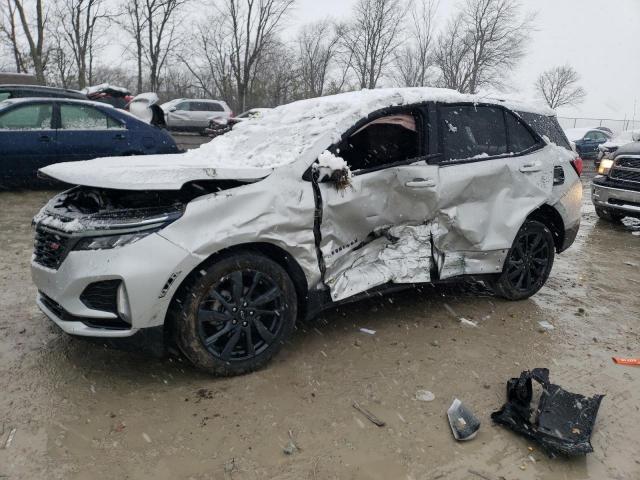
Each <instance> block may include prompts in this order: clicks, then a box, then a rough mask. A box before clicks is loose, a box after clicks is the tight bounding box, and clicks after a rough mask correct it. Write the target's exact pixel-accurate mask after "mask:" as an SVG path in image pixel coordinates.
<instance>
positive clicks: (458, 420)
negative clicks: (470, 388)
mask: <svg viewBox="0 0 640 480" xmlns="http://www.w3.org/2000/svg"><path fill="white" fill-rule="evenodd" d="M447 417H448V418H449V425H451V431H452V432H453V436H454V438H455V439H456V440H460V441H463V440H471V439H472V438H473V437H475V436H476V433H478V429H479V428H480V420H478V419H477V418H476V417H475V415H474V414H473V413H471V410H469V409H468V408H467V407H466V406H464V405H463V404H462V402H461V401H460V400H458V399H457V398H456V399H454V400H453V403H452V404H451V406H450V407H449V410H447Z"/></svg>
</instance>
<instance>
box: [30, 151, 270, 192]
mask: <svg viewBox="0 0 640 480" xmlns="http://www.w3.org/2000/svg"><path fill="white" fill-rule="evenodd" d="M272 171H273V169H271V168H258V167H218V166H216V167H212V166H208V165H207V164H206V163H203V162H202V161H198V157H193V156H188V155H186V154H181V153H178V154H170V155H144V156H133V157H106V158H96V159H95V160H87V161H84V162H64V163H57V164H55V165H49V166H48V167H45V168H42V169H40V172H41V173H42V174H44V175H46V176H48V177H52V178H54V179H56V180H59V181H61V182H65V183H70V184H72V185H85V186H88V187H98V188H111V189H117V190H180V188H182V186H183V185H184V184H185V183H188V182H195V181H203V180H205V181H206V180H241V181H246V182H252V181H257V180H260V179H262V178H265V177H267V176H268V175H269V174H270V173H271V172H272Z"/></svg>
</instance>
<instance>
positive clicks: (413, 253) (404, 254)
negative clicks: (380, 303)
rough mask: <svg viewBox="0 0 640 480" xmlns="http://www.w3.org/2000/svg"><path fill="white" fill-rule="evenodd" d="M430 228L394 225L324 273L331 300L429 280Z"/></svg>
mask: <svg viewBox="0 0 640 480" xmlns="http://www.w3.org/2000/svg"><path fill="white" fill-rule="evenodd" d="M430 270H431V225H428V224H427V225H416V226H410V225H405V226H396V227H392V228H390V229H389V230H387V231H386V232H385V233H384V235H382V236H380V237H378V238H376V239H375V240H373V241H371V242H369V243H367V244H365V245H364V246H362V247H361V248H359V249H357V250H356V251H355V252H353V253H352V255H350V256H348V260H347V261H345V262H344V263H338V264H337V265H336V264H335V263H334V265H333V268H330V269H328V270H327V280H326V283H327V285H329V287H330V289H331V298H332V299H333V300H334V301H338V300H342V299H345V298H348V297H350V296H352V295H355V294H357V293H361V292H364V291H366V290H369V289H371V288H374V287H377V286H380V285H384V284H385V283H389V282H392V283H421V282H429V281H430V280H431V275H430Z"/></svg>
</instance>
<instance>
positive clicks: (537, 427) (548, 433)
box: [491, 368, 604, 456]
mask: <svg viewBox="0 0 640 480" xmlns="http://www.w3.org/2000/svg"><path fill="white" fill-rule="evenodd" d="M532 379H533V380H535V381H537V382H538V383H540V384H541V385H542V387H543V391H542V395H541V396H540V401H539V404H538V405H537V407H536V408H535V410H534V409H532V407H531V401H532V399H533V385H532V382H531V380H532ZM603 397H604V395H594V396H593V397H590V398H588V397H585V396H583V395H580V394H577V393H571V392H567V391H566V390H564V389H563V388H562V387H559V386H558V385H554V384H552V383H551V382H549V370H548V369H546V368H535V369H533V370H532V371H530V372H529V371H524V372H522V373H521V374H520V377H518V378H512V379H510V380H509V381H508V382H507V403H505V404H504V405H503V407H502V408H501V409H500V410H498V411H497V412H494V413H492V414H491V418H492V419H493V421H494V422H496V423H499V424H501V425H504V426H506V427H508V428H510V429H511V430H513V431H515V432H516V433H519V434H521V435H524V436H525V437H527V438H530V439H531V440H534V441H536V442H537V443H539V444H540V445H542V446H543V447H544V448H545V449H546V450H547V451H548V452H549V453H550V454H552V455H567V456H569V455H584V454H587V453H590V452H593V447H592V446H591V442H590V438H591V433H592V432H593V427H594V424H595V421H596V416H597V415H598V409H599V408H600V402H601V401H602V398H603ZM532 413H535V415H534V420H533V421H532V420H531V415H532Z"/></svg>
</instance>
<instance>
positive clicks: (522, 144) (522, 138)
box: [505, 113, 538, 153]
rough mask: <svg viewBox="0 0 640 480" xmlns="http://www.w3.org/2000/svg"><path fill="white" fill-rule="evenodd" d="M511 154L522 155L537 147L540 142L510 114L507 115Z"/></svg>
mask: <svg viewBox="0 0 640 480" xmlns="http://www.w3.org/2000/svg"><path fill="white" fill-rule="evenodd" d="M505 119H506V122H507V137H508V140H509V153H521V152H524V151H526V150H529V149H531V148H533V147H535V146H536V145H537V144H538V142H537V140H536V139H535V137H534V136H533V135H532V134H531V132H530V131H529V130H528V129H527V127H525V126H524V125H523V124H522V123H521V122H520V120H518V119H517V118H516V117H514V116H513V115H512V114H510V113H505Z"/></svg>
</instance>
